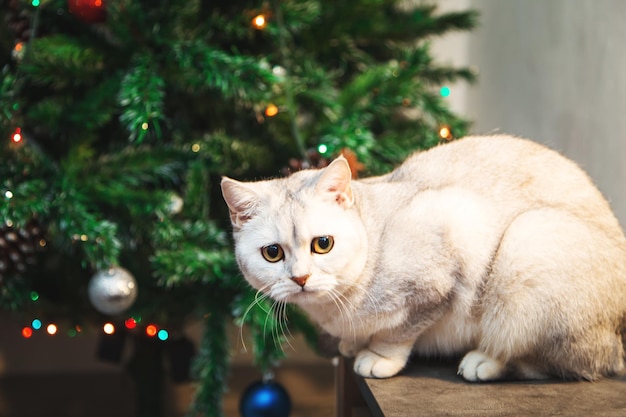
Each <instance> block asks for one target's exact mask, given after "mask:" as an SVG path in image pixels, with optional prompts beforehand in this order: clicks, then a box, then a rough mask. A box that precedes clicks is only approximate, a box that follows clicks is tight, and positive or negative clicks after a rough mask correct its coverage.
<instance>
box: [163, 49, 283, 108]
mask: <svg viewBox="0 0 626 417" xmlns="http://www.w3.org/2000/svg"><path fill="white" fill-rule="evenodd" d="M167 59H168V61H169V62H171V63H173V64H175V67H172V68H171V69H170V71H169V72H170V73H171V74H172V75H171V78H168V80H170V81H171V82H172V83H173V84H174V85H178V86H179V88H180V89H182V90H183V91H197V90H200V91H202V90H206V89H210V90H217V91H219V92H220V93H221V94H223V96H224V97H225V98H239V99H242V100H252V101H263V100H265V99H267V97H269V95H270V85H271V84H273V83H275V82H276V81H277V80H276V77H275V76H274V74H273V73H272V71H271V70H270V69H269V68H268V66H267V64H264V63H263V61H261V62H260V61H259V60H258V59H257V58H255V57H249V56H245V55H241V54H237V53H232V54H227V53H225V52H224V51H222V50H219V49H214V48H212V47H210V46H209V45H207V44H205V43H203V42H200V41H194V42H178V43H175V44H174V45H172V52H171V56H169V57H167Z"/></svg>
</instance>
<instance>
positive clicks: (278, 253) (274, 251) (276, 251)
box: [261, 244, 285, 263]
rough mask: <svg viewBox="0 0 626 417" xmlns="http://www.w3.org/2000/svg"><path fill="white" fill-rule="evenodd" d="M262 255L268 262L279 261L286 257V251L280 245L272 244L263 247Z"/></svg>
mask: <svg viewBox="0 0 626 417" xmlns="http://www.w3.org/2000/svg"><path fill="white" fill-rule="evenodd" d="M261 255H263V258H265V260H266V261H267V262H272V263H273V262H278V261H280V260H281V259H283V258H284V257H285V252H283V248H281V247H280V245H277V244H272V245H267V246H263V247H262V248H261Z"/></svg>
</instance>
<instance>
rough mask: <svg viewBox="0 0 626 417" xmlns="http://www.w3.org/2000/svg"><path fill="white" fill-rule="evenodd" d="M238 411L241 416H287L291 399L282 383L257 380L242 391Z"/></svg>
mask: <svg viewBox="0 0 626 417" xmlns="http://www.w3.org/2000/svg"><path fill="white" fill-rule="evenodd" d="M239 412H240V413H241V416H242V417H289V413H290V412H291V399H290V398H289V394H287V391H286V390H285V388H283V387H282V385H280V384H277V383H276V382H274V381H269V382H263V381H258V382H255V383H253V384H252V385H250V386H249V387H248V388H246V390H245V391H244V393H243V395H242V396H241V401H240V402H239Z"/></svg>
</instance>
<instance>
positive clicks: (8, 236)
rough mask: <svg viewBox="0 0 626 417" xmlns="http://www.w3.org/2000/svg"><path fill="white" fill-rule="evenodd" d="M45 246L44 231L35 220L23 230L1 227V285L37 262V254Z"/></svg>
mask: <svg viewBox="0 0 626 417" xmlns="http://www.w3.org/2000/svg"><path fill="white" fill-rule="evenodd" d="M44 245H45V241H44V240H43V231H42V228H41V227H40V226H39V224H38V223H37V222H36V221H35V220H33V221H31V222H30V223H29V224H28V225H26V227H24V228H23V229H15V228H14V227H12V226H7V225H5V226H3V227H0V283H1V282H3V281H4V280H5V279H6V278H8V277H9V276H11V275H14V274H21V273H22V272H24V271H25V270H26V266H27V265H30V264H33V263H34V262H35V253H36V252H37V250H39V249H40V248H41V247H42V246H44Z"/></svg>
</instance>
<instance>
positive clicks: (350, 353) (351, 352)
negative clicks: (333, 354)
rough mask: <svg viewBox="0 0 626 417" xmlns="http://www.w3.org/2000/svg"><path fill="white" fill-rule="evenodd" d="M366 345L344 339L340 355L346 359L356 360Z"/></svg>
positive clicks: (340, 344) (340, 347)
mask: <svg viewBox="0 0 626 417" xmlns="http://www.w3.org/2000/svg"><path fill="white" fill-rule="evenodd" d="M363 347H364V343H358V342H356V341H352V340H346V339H342V340H341V341H340V342H339V353H341V355H342V356H344V357H346V358H354V357H355V356H356V354H357V353H359V352H360V351H361V349H363Z"/></svg>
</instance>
